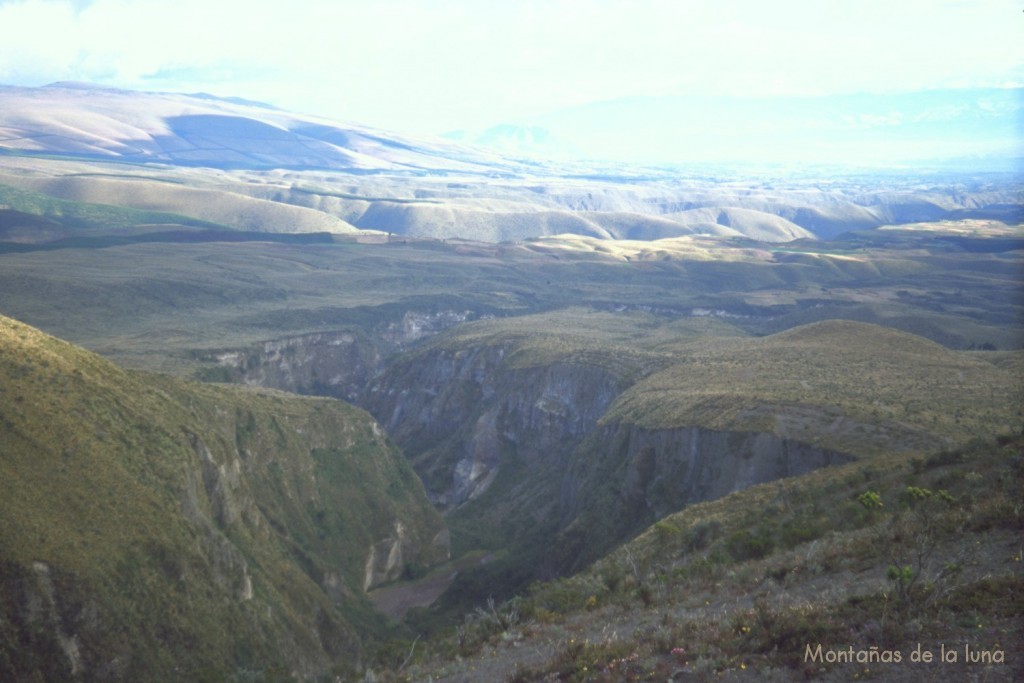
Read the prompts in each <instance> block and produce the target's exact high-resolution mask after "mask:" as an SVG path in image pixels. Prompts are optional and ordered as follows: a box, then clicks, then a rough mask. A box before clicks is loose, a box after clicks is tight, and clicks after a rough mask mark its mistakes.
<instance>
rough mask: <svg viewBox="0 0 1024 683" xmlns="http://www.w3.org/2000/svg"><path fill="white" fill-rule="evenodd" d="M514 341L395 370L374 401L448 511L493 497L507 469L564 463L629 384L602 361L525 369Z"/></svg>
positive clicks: (370, 400) (442, 354) (429, 356)
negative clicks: (512, 355)
mask: <svg viewBox="0 0 1024 683" xmlns="http://www.w3.org/2000/svg"><path fill="white" fill-rule="evenodd" d="M507 353H508V348H507V347H505V346H492V347H480V348H474V349H467V350H435V351H430V352H428V353H426V354H423V355H421V356H418V357H417V358H416V359H415V360H414V361H412V362H409V363H405V364H402V365H400V366H396V367H395V368H392V369H391V370H389V371H388V372H387V373H385V374H384V375H383V376H382V377H381V378H380V379H379V380H378V381H377V382H375V383H374V385H373V386H372V387H371V389H370V390H369V391H368V392H367V394H366V396H365V397H364V399H363V402H364V405H366V406H367V408H368V409H369V410H370V411H371V412H372V413H374V414H376V416H377V417H378V419H379V420H381V421H382V423H383V424H384V425H385V427H386V429H388V431H389V433H390V434H391V435H392V437H393V438H394V439H395V440H396V441H397V442H398V443H399V444H400V445H401V446H402V447H403V449H404V450H405V452H406V455H407V456H408V457H409V458H410V459H411V460H412V462H413V464H414V467H415V468H416V469H417V471H418V472H419V474H420V476H421V477H422V478H423V479H424V481H425V483H426V489H427V494H428V496H430V498H431V500H433V501H434V503H435V504H436V505H438V506H439V507H441V508H442V509H445V510H449V511H450V510H454V509H456V508H458V507H459V506H461V505H463V504H465V503H467V502H469V501H472V500H475V499H477V498H479V497H480V496H481V495H483V494H484V493H485V492H486V491H487V490H488V489H489V488H490V487H491V486H492V485H493V483H494V482H495V480H496V478H497V477H498V475H499V472H500V470H501V468H502V466H503V465H504V464H505V463H506V462H510V461H515V462H521V463H524V464H525V465H526V467H527V468H528V470H539V469H547V468H549V467H551V466H552V465H554V466H556V467H557V466H558V465H557V463H558V462H559V461H564V460H565V458H566V457H567V455H568V454H569V453H571V452H572V450H573V448H574V447H575V446H576V445H577V444H578V443H579V442H580V441H582V440H583V438H584V437H585V436H586V435H587V434H589V433H590V432H591V431H592V430H593V429H594V428H595V426H596V424H597V420H598V419H599V418H600V417H601V415H603V414H604V412H605V411H606V410H607V408H608V406H609V405H610V404H611V402H612V400H614V398H615V397H616V396H617V395H618V394H619V393H620V392H621V391H622V390H623V389H624V388H625V384H624V382H623V381H622V380H620V379H619V378H618V377H617V376H616V375H614V374H613V373H611V372H609V371H608V370H605V369H603V368H600V367H597V366H590V365H583V364H574V363H570V362H560V363H555V364H552V365H547V366H533V367H517V366H515V365H511V364H509V363H507V362H506V360H505V359H506V355H507Z"/></svg>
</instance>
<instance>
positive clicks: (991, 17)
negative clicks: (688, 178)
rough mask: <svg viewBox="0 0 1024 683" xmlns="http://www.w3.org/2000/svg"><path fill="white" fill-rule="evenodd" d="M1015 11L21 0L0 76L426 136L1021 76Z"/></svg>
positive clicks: (999, 1)
mask: <svg viewBox="0 0 1024 683" xmlns="http://www.w3.org/2000/svg"><path fill="white" fill-rule="evenodd" d="M1020 21H1021V14H1020V8H1019V7H1017V6H1016V4H1015V3H1011V2H1009V1H1008V0H988V1H982V2H970V3H961V2H946V3H936V2H931V1H930V2H925V1H923V0H903V1H897V0H885V1H882V0H874V1H867V2H861V3H821V2H809V1H800V0H794V1H790V2H772V3H765V2H742V1H739V0H733V1H732V2H712V1H710V0H708V1H706V2H705V1H695V0H691V1H688V2H687V1H681V0H633V1H626V0H509V1H507V2H493V3H492V2H481V1H480V0H377V1H375V2H365V1H363V0H359V1H355V0H352V1H342V2H338V1H331V0H306V1H303V0H293V1H292V2H289V3H281V2H268V1H263V0H249V1H244V2H243V1H240V0H95V1H94V2H81V1H79V2H72V1H70V0H24V1H17V0H16V1H13V2H0V81H3V82H7V83H16V84H26V85H39V84H42V83H45V82H49V81H54V80H67V79H74V80H91V81H96V82H100V83H105V84H109V85H117V86H123V87H129V88H148V89H165V90H185V91H194V90H207V91H211V92H215V93H217V94H223V95H239V96H243V97H251V98H254V99H262V100H266V101H270V102H273V103H276V104H280V105H281V106H286V107H293V108H298V109H301V110H304V111H307V112H311V113H324V114H327V115H332V116H339V117H343V118H349V119H356V120H362V121H365V122H368V123H372V124H376V125H380V126H384V127H399V128H407V129H413V130H420V131H424V130H443V129H446V128H456V127H463V126H465V127H472V126H479V125H483V124H486V123H488V122H495V121H499V120H502V119H522V118H526V117H529V116H530V115H532V114H538V113H541V112H543V111H545V110H548V109H553V108H558V107H565V106H571V105H575V104H583V103H586V102H590V101H594V100H601V99H612V98H616V97H623V96H630V95H658V94H685V93H709V92H711V93H732V94H739V93H752V94H759V95H769V94H818V93H821V94H824V93H830V92H857V91H875V92H877V91H890V90H901V89H913V88H930V87H941V86H948V85H953V84H959V85H974V84H979V83H982V82H985V83H986V84H988V83H993V82H1000V81H1007V80H1010V81H1012V80H1015V79H1016V80H1019V79H1020V78H1021V76H1022V75H1024V69H1022V66H1021V65H1022V55H1021V52H1020V50H1019V49H1018V48H1017V47H1016V45H1017V43H1018V42H1019V40H1018V39H1019V35H1018V34H1019V22H1020Z"/></svg>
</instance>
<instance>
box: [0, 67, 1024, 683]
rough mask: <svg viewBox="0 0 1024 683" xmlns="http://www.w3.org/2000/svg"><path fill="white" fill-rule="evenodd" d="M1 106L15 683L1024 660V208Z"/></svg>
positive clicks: (218, 122) (820, 671) (178, 105)
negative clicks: (916, 654)
mask: <svg viewBox="0 0 1024 683" xmlns="http://www.w3.org/2000/svg"><path fill="white" fill-rule="evenodd" d="M44 91H45V92H44ZM4 98H6V99H4ZM0 101H4V102H7V103H8V104H9V106H8V107H7V108H6V109H5V110H4V111H3V112H2V113H0V132H3V133H4V138H3V140H0V316H3V317H2V318H0V361H2V364H0V373H2V374H0V379H2V381H0V417H2V420H3V421H2V425H0V439H2V441H0V444H2V446H3V448H2V454H3V459H2V461H0V466H2V467H3V477H2V478H3V481H5V482H7V489H8V490H7V491H6V492H5V495H4V496H2V497H0V501H2V502H0V512H2V517H3V519H4V520H5V526H4V531H3V533H2V534H0V572H2V573H0V581H2V582H3V585H4V591H3V593H4V601H3V603H0V674H10V676H13V677H14V678H15V679H18V678H24V679H28V680H31V679H33V677H34V678H37V679H41V680H93V679H96V678H104V679H111V680H157V679H160V680H194V679H201V678H204V677H205V678H207V679H210V680H334V679H336V678H337V679H340V680H372V679H374V678H373V677H377V678H376V680H388V681H391V680H394V681H397V680H407V677H408V678H411V679H413V680H453V681H454V680H466V681H471V680H484V679H487V680H545V677H550V676H555V677H556V678H558V679H560V680H647V679H648V678H649V677H651V676H657V677H661V678H669V677H671V676H674V675H676V673H679V672H682V674H685V675H691V674H692V675H694V676H697V677H707V676H712V675H715V676H719V677H724V678H727V679H729V680H753V679H752V678H751V676H754V675H755V672H756V673H757V675H762V674H763V675H764V676H765V677H767V679H768V680H789V679H790V678H792V677H793V676H796V675H800V676H809V677H812V678H819V679H821V680H846V679H848V678H849V677H850V676H849V674H851V673H853V669H852V668H849V667H847V668H843V667H828V666H821V667H818V666H807V665H806V662H802V661H800V657H799V656H798V655H799V654H801V653H802V652H803V650H802V649H801V648H802V647H803V644H804V641H805V640H807V642H811V640H813V641H814V642H825V640H827V639H829V638H831V639H833V641H834V642H835V643H836V644H837V645H838V644H842V643H847V642H848V643H864V645H865V647H868V646H877V647H882V646H886V647H889V648H905V647H906V646H907V645H908V643H911V641H912V640H913V639H914V638H921V639H923V640H927V641H928V642H929V643H931V644H932V645H934V646H935V647H938V646H939V644H940V641H942V640H943V638H948V639H949V641H948V642H953V640H956V642H957V643H958V645H963V644H964V643H965V642H966V643H967V644H969V645H971V646H974V645H978V647H981V645H982V644H981V643H976V642H975V641H973V640H970V639H969V637H968V636H969V632H968V630H967V629H968V626H967V625H965V624H966V623H967V621H971V622H972V623H973V622H977V623H984V624H985V625H986V628H991V629H993V631H994V633H997V634H998V635H992V634H988V632H987V631H986V634H988V635H986V638H988V640H986V641H985V643H984V645H985V646H986V647H988V648H989V649H990V650H991V649H992V648H994V647H995V645H994V644H993V643H994V640H993V639H997V638H998V639H999V640H1000V642H999V647H1005V648H1006V649H1007V652H1009V651H1010V648H1011V645H1013V644H1015V645H1014V646H1015V647H1018V649H1017V650H1016V651H1015V652H1016V653H1019V652H1020V649H1019V643H1020V642H1021V636H1022V631H1021V626H1020V623H1019V620H1015V619H1014V613H1013V612H1012V609H1013V606H1015V605H1019V601H1020V595H1021V593H1020V591H1021V585H1020V565H1019V563H1020V556H1019V549H1018V548H1016V547H1015V546H1014V542H1015V541H1014V539H1015V538H1016V536H1015V535H1016V534H1019V531H1020V529H1021V528H1022V527H1021V515H1020V505H1021V498H1020V491H1021V490H1022V489H1021V488H1020V486H1019V484H1020V476H1021V467H1020V462H1021V458H1022V450H1021V443H1020V437H1019V434H1020V432H1021V429H1022V427H1024V325H1022V322H1024V293H1022V291H1021V287H1020V283H1021V280H1022V275H1024V257H1022V256H1024V251H1022V249H1024V232H1022V227H1021V225H1022V220H1024V216H1022V213H1021V209H1020V205H1019V192H1020V185H1019V178H1018V177H1016V176H1014V175H1013V174H1011V173H1004V172H994V171H993V172H986V171H978V170H976V169H972V170H967V171H964V170H959V171H958V170H951V169H950V168H948V167H941V166H936V167H935V168H930V169H929V168H923V169H918V170H915V171H908V170H906V169H873V170H865V169H850V168H847V169H843V170H839V169H832V168H828V167H823V166H813V167H812V166H808V167H806V168H800V169H799V170H796V171H794V170H793V169H789V170H787V171H785V172H783V171H782V170H777V172H776V171H773V170H771V169H769V170H767V171H765V170H764V169H762V170H761V171H759V172H758V173H748V174H747V175H744V174H743V173H742V172H738V171H737V170H736V169H735V168H727V167H724V166H712V165H705V166H691V167H686V168H682V167H678V168H677V167H667V166H666V167H627V166H623V165H618V164H611V163H606V164H595V165H590V166H587V165H585V164H582V163H579V162H568V161H560V162H537V161H530V160H527V159H519V158H512V159H507V158H502V157H498V156H496V155H495V154H494V153H491V152H487V151H486V150H482V149H479V148H473V147H470V146H466V145H453V144H452V143H450V141H448V142H446V141H442V140H420V139H413V138H406V137H401V136H398V137H395V136H390V135H389V134H386V133H384V132H381V131H375V130H373V129H369V128H368V127H365V126H356V125H355V124H352V125H349V124H339V123H336V122H326V121H322V120H312V119H311V118H310V117H303V116H300V115H296V114H290V113H288V112H284V111H281V110H277V109H274V108H272V107H268V106H266V105H259V104H258V103H253V102H246V101H238V100H233V99H229V100H222V99H218V98H214V97H212V96H194V95H193V96H185V95H171V94H166V93H163V94H153V93H149V94H143V93H131V92H129V91H108V90H102V89H101V91H100V92H93V91H92V90H90V89H89V88H88V87H86V86H82V85H70V84H56V85H54V86H50V87H48V88H44V89H37V90H31V89H0ZM65 110H68V111H74V112H76V116H78V117H79V120H80V125H78V126H77V127H76V128H74V129H71V128H68V127H67V126H66V125H65V124H64V123H62V122H61V121H62V119H61V116H62V114H61V112H62V111H65ZM15 114H17V116H15ZM5 117H6V118H5ZM912 490H916V491H927V493H913V491H912ZM908 491H911V493H907V492H908ZM871 492H873V493H874V494H875V496H876V497H872V496H868V495H867V494H868V493H871ZM865 496H867V497H865ZM908 496H910V498H908ZM914 496H917V498H914ZM876 498H877V500H876ZM947 498H948V500H947ZM925 499H928V500H927V501H925ZM922 501H925V502H922ZM943 501H944V502H943ZM950 501H952V502H950ZM876 502H877V503H878V505H875V503H876ZM940 503H941V505H942V506H945V507H941V506H940V507H935V509H932V507H929V506H939V505H940ZM915 509H919V510H928V511H930V512H929V514H931V512H934V516H935V518H936V519H938V520H940V522H941V525H940V527H941V528H940V527H933V526H929V524H930V523H926V521H925V520H924V518H923V517H922V516H921V515H918V514H915V513H913V510H915ZM901 534H902V535H901ZM907 538H910V539H912V541H913V543H915V544H918V545H921V546H922V547H924V546H925V545H926V546H928V548H929V549H928V551H927V553H924V552H923V551H922V552H921V553H919V554H918V555H916V556H912V554H910V555H907V554H903V553H902V551H901V550H900V548H901V545H900V544H901V543H902V542H904V541H906V539H907ZM972 542H974V544H975V546H977V548H976V549H977V554H976V555H974V557H970V554H971V553H970V551H971V545H970V544H971V543H972ZM922 544H923V545H922ZM1015 552H1016V553H1017V554H1016V555H1014V553H1015ZM925 554H927V558H926V559H928V562H925V561H924V560H923V559H922V558H923V557H924V556H925ZM915 558H916V559H915ZM939 558H945V560H948V561H945V560H944V561H942V562H940V559H939ZM915 563H916V564H915ZM954 564H955V565H957V566H958V567H960V569H958V570H957V572H956V575H957V579H956V580H955V581H952V579H948V577H947V576H946V575H944V574H942V572H943V571H944V569H943V567H946V568H948V567H949V566H951V565H954ZM904 567H909V569H907V571H908V572H909V575H906V576H907V578H906V579H905V580H903V579H900V576H905V575H904V574H900V575H898V576H896V577H895V578H893V577H892V576H888V575H887V573H891V570H894V571H896V572H902V571H903V568H904ZM950 571H952V570H950ZM993 596H1002V597H998V598H997V597H993ZM819 597H820V599H819ZM1003 598H1005V601H1006V602H1005V604H1002V603H1001V602H1000V600H1002V599H1003ZM1006 605H1009V606H1010V607H1007V606H1006ZM1017 614H1018V615H1019V612H1018V613H1017ZM773 621H778V622H779V623H781V624H783V625H784V626H785V628H787V629H789V630H788V631H786V630H783V631H780V632H777V633H773V632H772V631H771V629H770V628H769V627H768V624H769V623H770V622H773ZM950 621H952V622H954V623H953V625H952V626H949V628H948V629H947V630H946V632H945V635H944V632H943V629H942V624H944V623H947V622H950ZM744 628H746V630H744ZM979 628H980V627H979ZM979 635H980V634H979ZM815 639H816V640H815ZM683 640H686V641H687V643H688V644H687V645H686V646H685V647H684V646H683V645H681V644H680V643H682V641H683ZM840 641H842V643H840ZM989 641H992V642H989ZM677 648H678V649H679V650H680V651H678V652H677ZM961 650H962V647H961ZM1014 656H1015V657H1016V659H1014V660H1013V662H1012V663H1011V665H1010V666H1007V667H1004V668H998V667H996V668H992V667H990V668H988V669H985V670H984V675H985V676H990V677H991V679H992V680H1012V679H1013V676H1014V675H1015V672H1017V671H1019V670H1020V667H1021V666H1022V660H1020V658H1019V656H1018V655H1014ZM186 661H187V662H189V667H191V668H182V666H183V665H182V662H186ZM474 667H476V668H475V669H474ZM616 667H618V669H617V671H618V672H623V673H618V672H617V671H616V670H615V669H616ZM747 667H750V669H749V670H748V669H747ZM1014 667H1016V668H1014ZM474 670H475V671H476V673H474ZM931 671H932V670H931V669H929V672H931ZM972 671H974V672H978V671H981V670H980V669H978V670H972ZM857 673H858V675H861V674H864V675H865V676H866V672H861V671H859V670H858V671H857ZM918 673H920V672H918V671H916V670H915V671H914V672H911V674H908V677H907V678H906V679H905V680H918V679H916V678H914V676H915V675H917V674H918ZM979 675H980V674H979ZM480 676H484V677H485V678H480ZM772 677H774V678H772ZM896 680H899V679H896Z"/></svg>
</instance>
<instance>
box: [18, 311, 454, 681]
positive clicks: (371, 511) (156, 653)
mask: <svg viewBox="0 0 1024 683" xmlns="http://www.w3.org/2000/svg"><path fill="white" fill-rule="evenodd" d="M0 387H2V390H0V416H2V417H0V420H2V422H0V444H2V448H0V468H2V476H0V480H2V481H3V482H4V484H3V486H4V492H3V495H2V496H0V518H2V519H3V520H4V525H3V530H2V533H0V582H2V584H3V590H2V595H3V598H2V602H0V614H2V619H0V677H2V678H4V679H5V680H33V679H34V677H41V678H42V680H69V679H92V678H103V679H108V680H110V679H114V680H205V679H209V680H218V679H220V678H222V677H225V676H228V677H232V676H241V677H243V678H245V677H249V676H256V677H257V678H259V677H261V676H263V675H267V676H271V677H272V676H273V675H278V674H273V672H275V671H276V672H278V673H279V674H282V675H283V674H290V675H295V676H297V677H299V678H313V677H317V676H320V675H324V674H326V673H327V672H328V671H332V670H337V671H339V672H340V671H345V670H354V669H355V668H357V667H358V666H359V662H360V659H361V656H362V655H361V653H362V651H363V648H364V646H365V643H366V641H367V639H373V638H374V637H378V638H379V637H380V636H381V635H383V634H384V633H385V632H386V624H385V622H384V620H383V618H382V617H380V616H379V615H377V614H376V613H375V612H374V611H373V609H372V607H371V606H370V603H369V602H368V600H367V599H366V597H365V595H364V589H365V588H366V586H367V584H368V583H379V582H380V581H383V580H387V579H388V578H393V577H394V576H396V575H398V574H400V573H401V572H402V571H403V570H404V569H405V566H406V565H407V564H410V563H415V564H417V565H420V566H424V565H430V564H432V563H434V562H437V561H440V560H442V559H444V558H445V557H446V555H447V548H446V546H445V545H444V543H443V536H439V534H440V532H441V531H442V529H443V523H442V522H441V520H440V518H439V517H438V515H437V513H436V512H434V510H433V508H432V507H431V506H430V505H429V504H428V503H427V501H426V499H425V497H424V495H423V491H422V487H421V485H420V483H419V481H418V480H417V479H416V478H415V475H413V474H412V472H411V471H410V470H409V468H408V467H407V466H406V465H405V462H404V460H403V459H402V458H401V457H400V455H399V454H398V453H397V452H395V451H394V450H393V449H392V448H391V447H390V446H389V445H388V444H387V442H386V441H385V439H384V437H383V435H382V434H381V432H380V431H379V428H378V427H377V426H376V424H375V423H374V422H373V420H372V418H370V417H369V416H368V415H367V414H366V413H364V412H363V411H360V410H358V409H355V408H353V407H350V406H347V405H345V404H342V403H340V402H337V401H331V400H327V399H306V398H297V397H293V396H288V395H284V394H280V393H274V392H269V391H262V392H258V391H253V390H245V389H241V388H232V387H218V386H212V385H198V384H192V383H186V382H182V381H180V380H175V379H171V378H166V377H159V376H153V375H142V374H139V373H135V372H130V371H125V370H122V369H120V368H118V367H116V366H114V365H112V364H110V363H109V362H107V361H105V360H102V359H101V358H99V357H97V356H95V355H93V354H91V353H88V352H86V351H84V350H82V349H80V348H77V347H74V346H71V345H69V344H67V343H65V342H62V341H59V340H57V339H54V338H52V337H49V336H47V335H44V334H42V333H40V332H39V331H38V330H35V329H33V328H30V327H28V326H25V325H23V324H21V323H18V322H15V321H13V320H11V319H8V318H3V319H0ZM374 553H376V555H374ZM381 553H383V555H384V556H385V557H393V558H395V562H394V563H388V564H387V566H384V565H383V563H381V562H380V560H379V559H378V560H377V564H376V565H374V564H373V562H372V561H371V560H370V558H371V556H373V557H378V558H379V556H380V554H381ZM392 565H393V566H392ZM371 567H372V572H371Z"/></svg>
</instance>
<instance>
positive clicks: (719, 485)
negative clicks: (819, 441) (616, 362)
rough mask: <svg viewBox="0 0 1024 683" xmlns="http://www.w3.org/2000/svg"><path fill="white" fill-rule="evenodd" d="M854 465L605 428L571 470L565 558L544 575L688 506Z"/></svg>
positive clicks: (565, 493)
mask: <svg viewBox="0 0 1024 683" xmlns="http://www.w3.org/2000/svg"><path fill="white" fill-rule="evenodd" d="M852 459H853V456H851V455H848V454H845V453H839V452H835V451H830V450H827V449H823V448H819V447H817V446H813V445H809V444H806V443H801V442H798V441H794V440H792V439H785V438H782V437H779V436H777V435H775V434H771V433H766V432H738V431H722V430H712V429H705V428H702V427H682V428H678V429H645V428H642V427H638V426H636V425H633V424H628V423H621V424H613V425H608V426H605V427H602V428H601V429H599V430H597V431H596V432H595V433H594V434H592V435H591V436H590V438H588V439H587V441H586V442H585V443H584V444H581V446H580V447H579V448H578V449H577V450H576V452H575V453H574V454H573V457H572V460H571V462H570V463H569V465H568V467H567V468H566V470H565V473H564V478H563V484H562V488H561V492H562V496H561V500H560V505H561V515H560V516H561V530H560V531H559V534H558V540H557V542H556V543H554V544H553V547H556V548H558V549H559V551H558V553H556V554H553V555H552V556H551V557H550V558H549V561H548V562H547V564H546V566H545V567H544V568H543V572H544V573H547V574H551V575H554V574H561V573H565V572H569V571H575V570H576V569H579V568H581V567H583V566H585V565H586V564H588V563H589V562H591V561H593V560H595V559H597V558H598V557H600V556H601V555H602V554H603V553H604V552H606V551H607V550H609V549H610V548H611V547H614V545H615V544H616V543H618V542H621V540H622V539H626V538H629V537H630V536H632V535H633V534H635V533H637V532H639V531H640V530H642V529H644V528H646V527H647V526H649V525H650V524H652V523H654V522H655V521H657V520H658V519H660V518H662V517H664V516H666V515H668V514H670V513H672V512H676V511H678V510H681V509H682V508H684V507H686V506H687V505H691V504H693V503H697V502H701V501H706V500H714V499H716V498H721V497H723V496H726V495H728V494H729V493H732V492H734V491H739V490H741V489H744V488H747V487H750V486H754V485H756V484H763V483H766V482H771V481H775V480H777V479H782V478H784V477H792V476H798V475H801V474H806V473H808V472H811V471H813V470H815V469H818V468H820V467H828V466H831V465H838V464H842V463H845V462H849V461H851V460H852Z"/></svg>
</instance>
